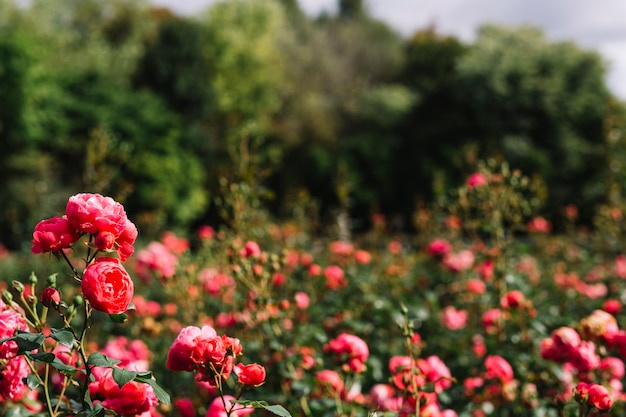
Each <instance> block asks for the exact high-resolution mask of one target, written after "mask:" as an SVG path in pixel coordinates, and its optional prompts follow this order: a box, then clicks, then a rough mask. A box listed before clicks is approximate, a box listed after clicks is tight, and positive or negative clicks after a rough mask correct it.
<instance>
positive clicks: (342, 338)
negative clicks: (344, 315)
mask: <svg viewBox="0 0 626 417" xmlns="http://www.w3.org/2000/svg"><path fill="white" fill-rule="evenodd" d="M324 350H326V351H330V352H333V353H334V354H335V355H337V356H338V357H340V358H342V359H343V360H344V361H347V362H348V365H349V368H350V370H351V371H352V372H363V371H365V362H366V361H367V359H368V358H369V354H370V352H369V348H368V346H367V343H365V341H364V340H363V339H361V338H360V337H358V336H355V335H351V334H347V333H342V334H340V335H339V336H337V337H336V338H335V339H332V340H330V341H329V342H328V344H327V345H325V346H324Z"/></svg>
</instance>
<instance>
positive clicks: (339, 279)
mask: <svg viewBox="0 0 626 417" xmlns="http://www.w3.org/2000/svg"><path fill="white" fill-rule="evenodd" d="M324 278H325V279H326V288H328V289H330V290H336V289H338V288H342V287H345V286H346V285H348V282H347V281H346V278H345V273H344V272H343V269H341V268H340V267H338V266H337V265H329V266H327V267H326V269H324Z"/></svg>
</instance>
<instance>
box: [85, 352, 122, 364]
mask: <svg viewBox="0 0 626 417" xmlns="http://www.w3.org/2000/svg"><path fill="white" fill-rule="evenodd" d="M118 363H120V361H118V360H117V359H111V358H109V357H108V356H105V355H103V354H102V353H100V352H94V353H92V354H91V355H89V358H88V359H87V365H92V366H101V367H103V368H112V367H114V366H115V365H117V364H118Z"/></svg>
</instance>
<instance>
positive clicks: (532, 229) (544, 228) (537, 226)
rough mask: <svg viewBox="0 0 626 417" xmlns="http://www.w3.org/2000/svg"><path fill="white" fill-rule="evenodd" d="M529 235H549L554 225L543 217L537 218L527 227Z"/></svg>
mask: <svg viewBox="0 0 626 417" xmlns="http://www.w3.org/2000/svg"><path fill="white" fill-rule="evenodd" d="M526 229H527V230H528V233H537V234H548V233H550V231H551V230H552V224H550V222H549V221H547V220H546V219H544V218H543V217H535V218H534V219H532V220H531V221H529V222H528V224H527V225H526Z"/></svg>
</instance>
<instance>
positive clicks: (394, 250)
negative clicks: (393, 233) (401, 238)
mask: <svg viewBox="0 0 626 417" xmlns="http://www.w3.org/2000/svg"><path fill="white" fill-rule="evenodd" d="M387 250H388V251H389V253H390V254H392V255H398V254H399V253H400V252H402V243H400V242H398V241H397V240H392V241H391V242H389V243H388V244H387Z"/></svg>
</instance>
